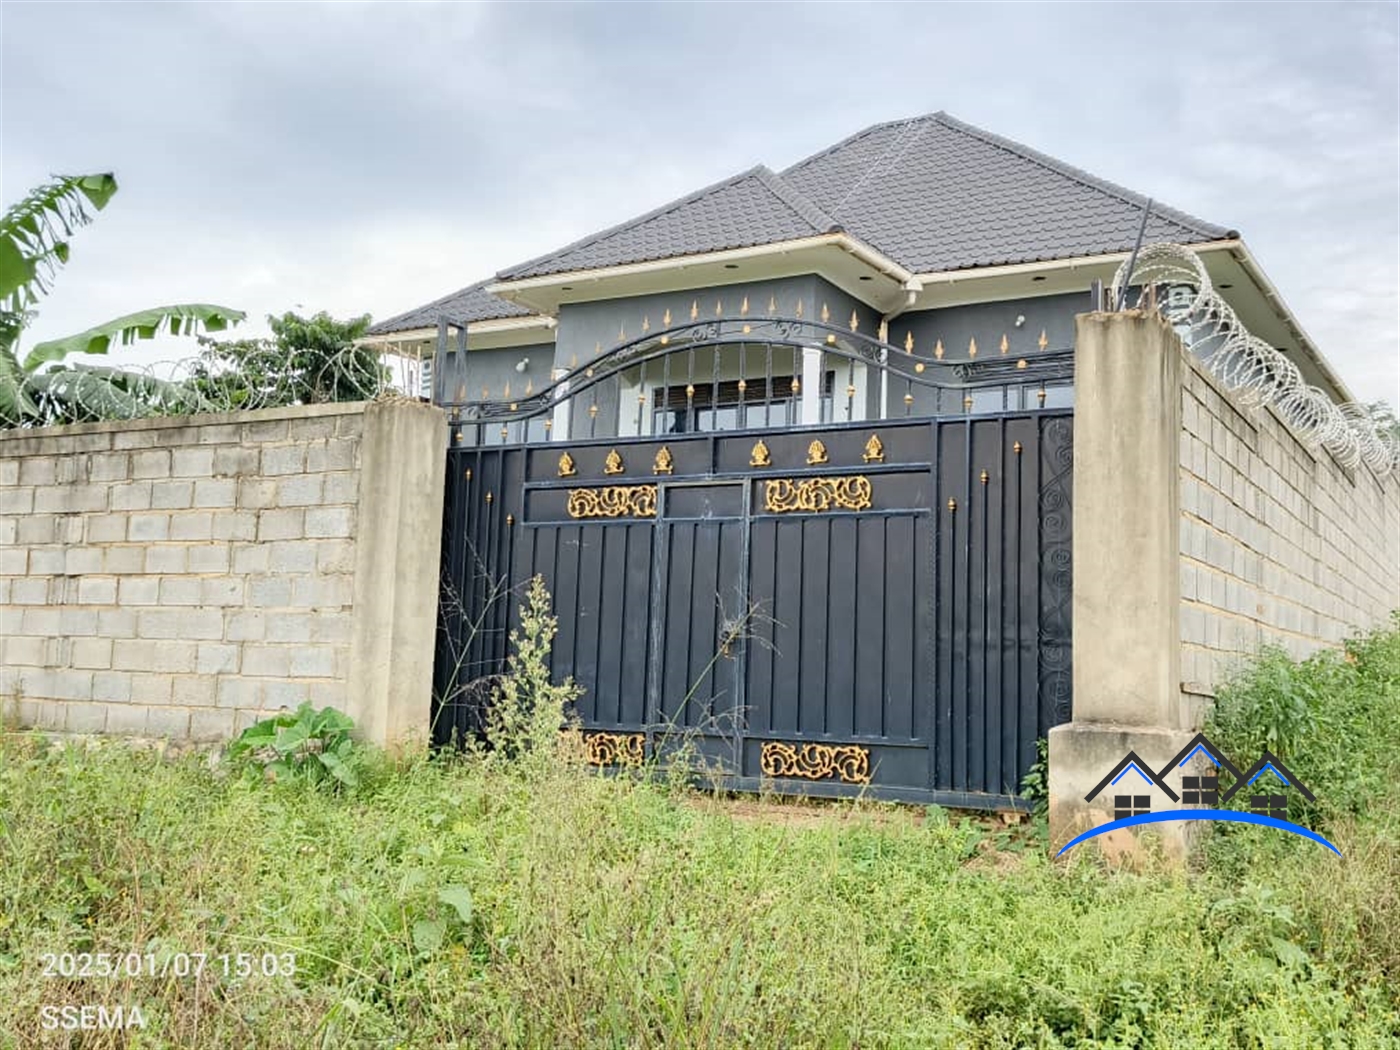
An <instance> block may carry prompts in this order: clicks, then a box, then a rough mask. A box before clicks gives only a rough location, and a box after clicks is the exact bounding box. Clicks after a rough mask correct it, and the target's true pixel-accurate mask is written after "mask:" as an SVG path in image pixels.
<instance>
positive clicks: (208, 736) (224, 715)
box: [190, 708, 234, 740]
mask: <svg viewBox="0 0 1400 1050" xmlns="http://www.w3.org/2000/svg"><path fill="white" fill-rule="evenodd" d="M233 735H234V731H233V712H232V711H222V710H219V709H217V708H211V709H209V710H208V711H191V712H190V739H192V740H229V739H232V737H233Z"/></svg>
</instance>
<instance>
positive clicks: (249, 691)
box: [214, 676, 263, 710]
mask: <svg viewBox="0 0 1400 1050" xmlns="http://www.w3.org/2000/svg"><path fill="white" fill-rule="evenodd" d="M217 690H218V691H217V693H216V694H215V700H214V702H215V704H217V705H218V706H219V707H234V708H245V709H251V710H257V709H259V708H261V707H262V691H263V683H262V682H260V681H259V680H258V679H256V678H244V677H241V676H240V677H237V678H230V677H221V678H219V679H218V687H217Z"/></svg>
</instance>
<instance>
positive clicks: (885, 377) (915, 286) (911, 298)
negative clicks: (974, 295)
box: [879, 277, 924, 419]
mask: <svg viewBox="0 0 1400 1050" xmlns="http://www.w3.org/2000/svg"><path fill="white" fill-rule="evenodd" d="M923 290H924V285H923V282H922V281H920V280H919V279H918V278H917V277H911V278H909V280H907V281H905V282H904V303H903V305H902V306H897V307H895V308H894V309H893V310H891V311H890V312H889V313H887V314H884V315H882V316H881V317H880V328H879V336H880V342H882V343H888V342H889V341H890V322H891V321H893V320H894V319H895V318H896V317H898V316H899V315H900V314H902V313H904V312H905V311H906V310H910V309H913V306H914V304H915V303H916V302H918V299H919V293H920V292H922V291H923ZM888 363H889V351H888V350H887V349H885V348H883V347H882V348H881V349H880V364H881V366H884V365H887V364H888ZM889 408H890V372H889V369H888V368H885V367H881V369H880V418H881V419H888V418H889V415H890V413H889Z"/></svg>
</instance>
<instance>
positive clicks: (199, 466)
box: [170, 448, 214, 478]
mask: <svg viewBox="0 0 1400 1050" xmlns="http://www.w3.org/2000/svg"><path fill="white" fill-rule="evenodd" d="M213 473H214V450H213V449H212V448H177V449H176V450H175V451H174V452H173V453H172V454H171V457H170V474H171V476H172V477H176V478H207V477H209V476H210V475H211V474H213Z"/></svg>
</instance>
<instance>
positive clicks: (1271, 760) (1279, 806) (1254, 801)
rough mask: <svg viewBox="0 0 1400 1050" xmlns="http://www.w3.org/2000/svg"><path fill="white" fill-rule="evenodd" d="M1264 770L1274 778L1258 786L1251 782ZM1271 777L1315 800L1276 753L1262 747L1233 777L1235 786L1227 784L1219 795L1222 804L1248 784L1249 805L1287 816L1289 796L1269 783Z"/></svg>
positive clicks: (1267, 813)
mask: <svg viewBox="0 0 1400 1050" xmlns="http://www.w3.org/2000/svg"><path fill="white" fill-rule="evenodd" d="M1265 773H1272V774H1273V780H1265V781H1264V782H1263V783H1261V784H1260V785H1259V786H1258V787H1255V786H1254V782H1255V781H1256V780H1259V778H1260V777H1262V776H1263V775H1264V774H1265ZM1273 781H1277V782H1278V783H1280V784H1282V785H1283V787H1285V788H1294V789H1295V790H1297V792H1298V793H1299V794H1300V795H1302V796H1303V797H1304V798H1305V799H1307V800H1308V801H1309V802H1316V801H1317V799H1316V797H1315V796H1314V795H1313V793H1312V792H1311V791H1309V790H1308V787H1307V785H1306V784H1304V783H1303V782H1302V781H1301V780H1299V779H1298V778H1297V777H1295V776H1294V775H1293V774H1292V773H1291V772H1290V771H1289V769H1288V767H1287V766H1285V765H1284V764H1283V763H1282V762H1281V761H1279V759H1278V758H1277V756H1275V755H1274V754H1273V753H1272V752H1270V751H1268V750H1265V751H1264V752H1263V753H1262V754H1260V756H1259V760H1258V761H1257V762H1255V763H1254V765H1252V766H1250V767H1249V768H1248V769H1247V770H1245V772H1244V775H1243V776H1242V777H1240V778H1239V779H1237V780H1236V781H1235V785H1234V787H1232V788H1230V790H1229V791H1226V792H1225V794H1223V795H1222V796H1221V797H1220V802H1221V804H1222V805H1223V804H1225V803H1227V802H1229V801H1230V800H1231V799H1232V798H1234V797H1235V795H1237V794H1239V793H1240V792H1241V791H1243V790H1244V789H1245V788H1250V789H1251V790H1250V791H1249V792H1248V800H1249V809H1250V811H1251V812H1253V813H1261V814H1263V815H1264V816H1268V817H1274V818H1275V819H1277V820H1287V819H1288V796H1287V795H1284V794H1282V793H1281V792H1280V791H1278V790H1277V789H1274V788H1272V787H1271V785H1272V783H1273Z"/></svg>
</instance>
